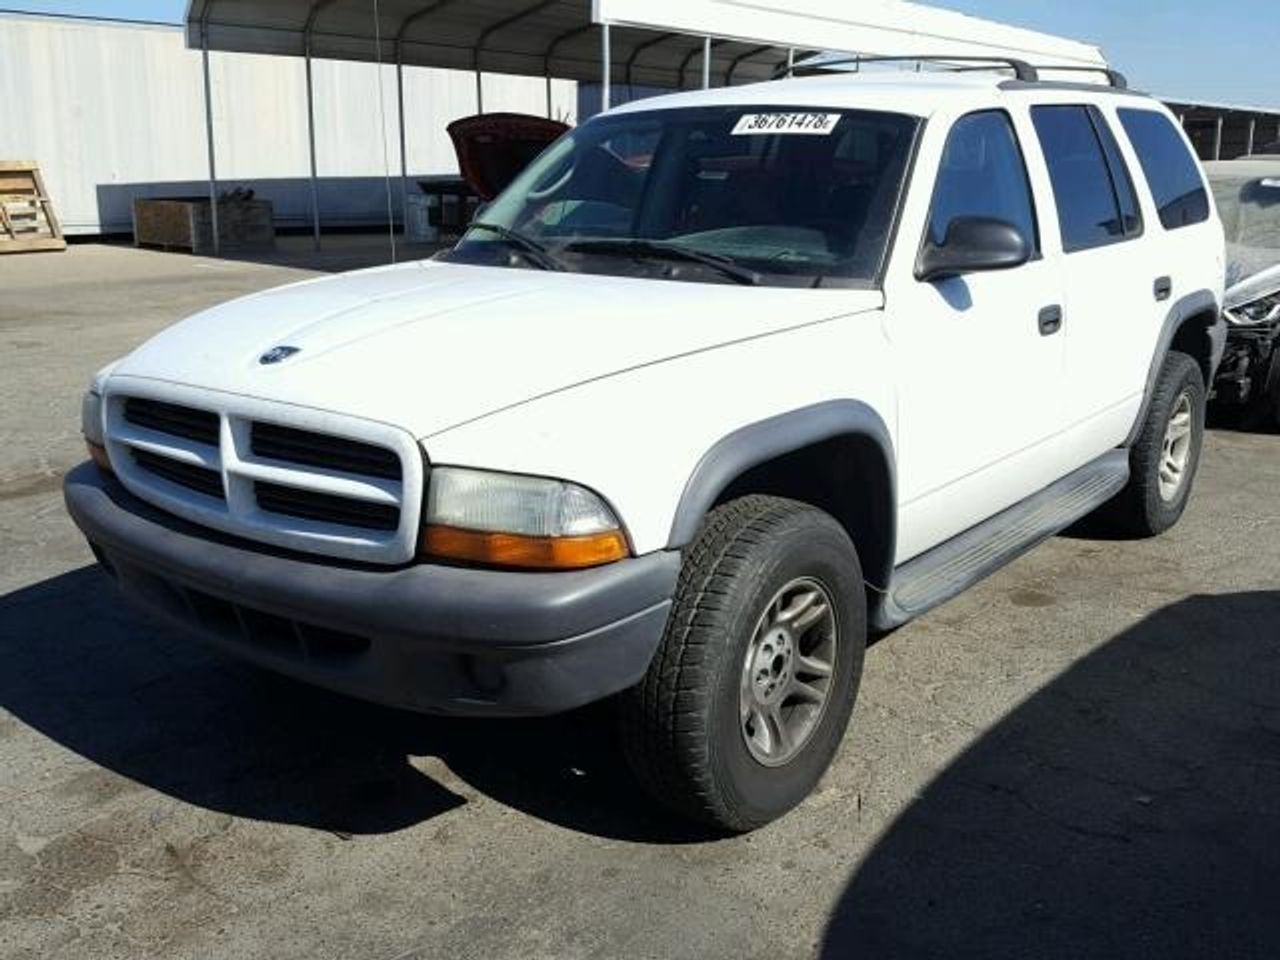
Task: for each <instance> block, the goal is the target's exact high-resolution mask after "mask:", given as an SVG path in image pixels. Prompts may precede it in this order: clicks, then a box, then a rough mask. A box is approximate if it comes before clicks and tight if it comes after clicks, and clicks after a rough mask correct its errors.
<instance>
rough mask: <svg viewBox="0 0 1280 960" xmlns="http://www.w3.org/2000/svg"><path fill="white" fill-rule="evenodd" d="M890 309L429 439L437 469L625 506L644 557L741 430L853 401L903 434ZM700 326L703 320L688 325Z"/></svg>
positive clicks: (692, 360) (679, 362)
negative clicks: (897, 416)
mask: <svg viewBox="0 0 1280 960" xmlns="http://www.w3.org/2000/svg"><path fill="white" fill-rule="evenodd" d="M882 315H883V314H882V311H880V310H873V311H867V312H864V313H860V314H856V315H845V316H841V317H837V318H835V319H832V320H825V321H821V322H819V323H815V324H811V325H809V326H805V327H801V328H798V329H793V330H790V331H787V332H784V333H779V334H774V335H770V336H765V337H759V338H756V339H754V340H749V341H744V342H739V343H735V344H731V345H728V346H725V347H720V348H717V349H714V350H708V351H703V352H701V353H696V354H692V355H689V356H685V357H679V358H676V359H673V360H668V361H665V362H663V363H659V364H654V365H651V366H648V367H643V368H640V369H637V370H633V371H630V372H628V373H625V374H619V375H616V376H612V377H608V378H605V379H603V380H599V381H595V382H592V383H588V384H584V385H581V386H578V387H575V388H572V389H569V390H565V391H561V392H559V393H555V394H552V395H550V396H546V397H542V398H540V399H537V400H534V401H531V402H528V403H525V404H522V405H520V406H517V407H513V408H510V409H508V410H505V411H501V412H499V413H496V414H492V415H490V416H487V417H484V418H482V419H480V420H477V421H474V422H472V423H469V424H464V425H462V426H458V427H454V428H452V429H450V430H447V431H444V432H442V433H439V434H436V435H434V436H430V437H427V438H425V439H424V440H423V445H424V447H425V449H426V452H427V456H428V458H429V459H430V460H431V462H432V463H433V464H450V465H457V466H472V467H479V468H484V469H491V470H504V471H510V472H513V473H528V474H536V475H541V476H550V477H558V478H562V479H566V480H571V481H574V482H576V483H581V484H584V485H586V486H587V487H590V488H591V489H593V490H595V491H596V492H597V493H599V494H601V495H602V496H603V497H605V499H607V500H608V501H609V502H610V504H611V505H612V506H613V508H614V509H615V510H616V511H617V513H618V515H619V517H620V519H621V520H622V523H623V524H624V526H625V528H626V530H627V534H628V536H629V537H630V539H631V544H632V548H633V550H634V551H635V553H637V554H644V553H649V552H651V551H654V550H660V549H663V548H664V547H666V546H667V544H668V539H669V537H670V535H671V531H672V522H673V519H674V518H675V515H676V512H677V509H678V507H679V504H680V500H681V496H682V494H683V493H684V490H685V487H686V485H687V484H688V482H689V480H690V478H691V477H692V476H693V474H694V472H695V470H696V469H697V467H698V464H699V462H700V461H701V460H702V458H703V456H704V455H705V454H706V453H707V452H708V451H709V450H710V449H711V448H712V447H713V446H714V445H715V444H716V443H717V442H718V441H720V440H721V439H723V438H724V437H726V436H728V435H729V434H731V433H734V432H735V431H737V430H739V429H741V428H742V427H744V426H748V425H750V424H754V423H757V422H759V421H762V420H767V419H769V418H771V417H775V416H777V415H779V414H784V413H788V412H791V411H794V410H799V409H801V408H804V407H809V406H814V405H817V404H822V403H826V402H829V401H832V400H841V399H847V400H857V401H859V402H860V403H862V404H864V405H866V406H867V407H870V408H871V409H872V410H874V411H875V412H876V413H877V414H879V416H880V418H881V419H882V420H883V421H884V422H885V425H886V427H887V428H888V430H889V432H890V435H891V436H893V435H895V434H896V423H895V420H894V416H893V412H894V402H893V395H892V391H891V385H890V384H889V382H888V378H887V377H886V375H885V373H886V371H888V370H890V369H891V368H892V365H891V364H889V363H887V362H886V349H887V348H886V342H885V338H884V332H883V326H882ZM691 322H696V321H691Z"/></svg>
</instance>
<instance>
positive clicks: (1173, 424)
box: [1108, 352, 1205, 536]
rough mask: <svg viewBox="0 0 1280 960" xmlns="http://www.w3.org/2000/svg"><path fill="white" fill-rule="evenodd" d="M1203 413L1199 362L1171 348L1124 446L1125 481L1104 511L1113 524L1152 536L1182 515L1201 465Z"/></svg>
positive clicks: (1175, 521) (1203, 400)
mask: <svg viewBox="0 0 1280 960" xmlns="http://www.w3.org/2000/svg"><path fill="white" fill-rule="evenodd" d="M1204 417H1205V388H1204V374H1203V373H1202V372H1201V370H1200V365H1199V364H1198V363H1196V361H1195V360H1193V359H1192V358H1191V357H1189V356H1187V355H1186V354H1185V353H1177V352H1171V353H1170V354H1169V356H1168V357H1167V358H1166V359H1165V363H1164V367H1163V368H1162V369H1161V371H1160V377H1159V379H1158V380H1157V381H1156V388H1155V392H1154V393H1153V394H1152V398H1151V404H1150V407H1149V409H1148V410H1147V416H1146V420H1145V421H1144V422H1143V425H1142V431H1141V433H1139V435H1138V439H1137V441H1136V442H1135V443H1134V445H1133V446H1132V447H1131V448H1130V450H1129V468H1130V476H1129V484H1128V486H1127V487H1125V489H1124V490H1123V491H1121V493H1120V494H1119V495H1118V496H1117V497H1116V499H1115V500H1113V501H1112V502H1111V504H1110V506H1109V509H1108V513H1109V516H1110V519H1111V520H1112V521H1113V522H1114V523H1116V524H1117V525H1118V526H1119V527H1121V528H1122V529H1124V530H1125V531H1127V532H1129V533H1132V534H1135V535H1137V536H1156V535H1157V534H1161V533H1164V532H1165V531H1166V530H1168V529H1169V528H1170V527H1172V526H1173V525H1174V524H1176V523H1177V522H1178V521H1179V520H1180V519H1181V518H1182V514H1183V511H1185V510H1186V508H1187V500H1188V499H1189V498H1190V496H1191V487H1192V485H1193V483H1194V481H1195V475H1196V470H1197V468H1198V467H1199V465H1200V449H1201V446H1202V445H1203V443H1204Z"/></svg>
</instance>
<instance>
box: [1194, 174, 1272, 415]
mask: <svg viewBox="0 0 1280 960" xmlns="http://www.w3.org/2000/svg"><path fill="white" fill-rule="evenodd" d="M1205 170H1206V172H1207V173H1208V175H1209V183H1210V185H1211V186H1212V187H1213V193H1214V198H1215V199H1216V200H1217V203H1218V211H1219V213H1220V214H1221V216H1222V224H1223V227H1224V229H1225V230H1226V234H1227V293H1226V298H1225V300H1224V301H1223V312H1224V315H1225V316H1226V319H1227V322H1228V324H1229V329H1228V333H1227V352H1226V356H1225V357H1224V358H1223V361H1222V366H1221V367H1220V368H1219V372H1218V376H1217V379H1216V381H1215V382H1214V386H1213V397H1214V399H1215V400H1216V401H1217V402H1218V403H1220V404H1228V405H1235V406H1248V407H1252V408H1257V409H1263V410H1269V412H1270V414H1271V416H1272V418H1273V419H1274V420H1275V422H1277V423H1280V155H1275V156H1253V157H1246V158H1244V159H1240V160H1226V161H1219V162H1215V163H1207V164H1205Z"/></svg>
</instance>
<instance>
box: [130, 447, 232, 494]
mask: <svg viewBox="0 0 1280 960" xmlns="http://www.w3.org/2000/svg"><path fill="white" fill-rule="evenodd" d="M132 454H133V460H134V462H135V463H136V464H137V465H138V466H139V467H141V468H142V469H143V470H145V471H147V473H151V474H155V475H156V476H157V477H161V478H163V479H165V480H168V481H169V482H170V483H176V484H178V486H181V487H186V488H187V489H188V490H195V491H196V492H197V493H203V494H204V495H205V496H207V497H214V498H215V499H218V500H225V499H226V494H225V493H224V492H223V489H222V475H221V474H220V473H218V472H217V471H216V470H208V469H206V468H205V467H198V466H196V465H195V464H191V463H183V462H182V461H181V460H172V459H170V458H169V457H164V456H161V455H159V454H156V453H151V452H150V451H149V450H140V449H138V448H134V450H133V451H132Z"/></svg>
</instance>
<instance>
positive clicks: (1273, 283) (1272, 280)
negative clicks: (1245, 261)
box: [1222, 262, 1280, 310]
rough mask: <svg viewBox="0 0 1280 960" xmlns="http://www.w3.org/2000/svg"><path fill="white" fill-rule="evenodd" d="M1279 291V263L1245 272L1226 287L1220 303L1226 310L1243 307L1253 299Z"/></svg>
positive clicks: (1259, 298)
mask: <svg viewBox="0 0 1280 960" xmlns="http://www.w3.org/2000/svg"><path fill="white" fill-rule="evenodd" d="M1276 293H1280V263H1275V262H1273V263H1272V264H1271V266H1269V267H1267V268H1265V269H1263V270H1259V271H1258V272H1256V273H1247V274H1246V275H1245V276H1244V278H1243V279H1241V280H1240V281H1239V282H1238V283H1235V284H1233V285H1232V286H1230V287H1228V288H1227V293H1226V296H1225V297H1224V298H1223V301H1222V305H1223V307H1224V308H1225V309H1227V310H1234V309H1235V308H1236V307H1243V306H1245V305H1247V304H1249V303H1252V302H1253V301H1254V300H1261V299H1262V298H1263V297H1270V296H1272V295H1274V294H1276Z"/></svg>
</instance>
